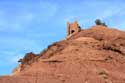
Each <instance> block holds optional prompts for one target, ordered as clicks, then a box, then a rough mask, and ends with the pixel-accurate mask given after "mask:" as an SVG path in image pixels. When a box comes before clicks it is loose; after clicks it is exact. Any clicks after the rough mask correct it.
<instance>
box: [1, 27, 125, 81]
mask: <svg viewBox="0 0 125 83" xmlns="http://www.w3.org/2000/svg"><path fill="white" fill-rule="evenodd" d="M21 61H22V62H21V66H20V65H19V67H17V68H16V69H15V70H14V73H13V74H12V75H11V76H1V77H0V83H125V32H122V31H119V30H115V29H111V28H107V27H104V26H92V27H90V28H89V29H86V30H82V31H80V32H79V33H77V34H75V35H73V36H72V37H70V38H69V39H67V40H62V41H59V42H55V43H54V44H52V45H50V46H48V48H47V49H46V50H44V51H42V52H41V53H40V54H38V55H35V54H33V53H28V54H26V55H25V57H24V58H23V59H22V60H21Z"/></svg>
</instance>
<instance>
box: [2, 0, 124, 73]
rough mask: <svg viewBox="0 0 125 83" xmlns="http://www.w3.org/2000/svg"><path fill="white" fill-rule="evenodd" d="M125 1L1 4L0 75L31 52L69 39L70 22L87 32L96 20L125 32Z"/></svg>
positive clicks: (52, 0)
mask: <svg viewBox="0 0 125 83" xmlns="http://www.w3.org/2000/svg"><path fill="white" fill-rule="evenodd" d="M124 3H125V1H124V0H0V75H5V74H9V73H11V71H12V69H13V68H14V67H16V65H17V60H18V59H19V58H21V57H23V56H24V54H25V53H27V52H31V51H32V52H34V53H39V52H41V51H42V50H43V49H44V48H46V47H47V45H49V44H51V43H52V42H55V41H58V40H60V39H63V38H64V37H65V35H66V22H67V21H69V22H72V21H74V20H77V21H78V22H79V25H80V26H81V27H82V28H83V29H84V28H88V27H90V26H92V25H94V21H95V19H96V18H100V19H102V20H103V21H104V22H106V24H107V25H108V26H109V27H114V28H117V29H120V30H125V11H124V10H125V5H124Z"/></svg>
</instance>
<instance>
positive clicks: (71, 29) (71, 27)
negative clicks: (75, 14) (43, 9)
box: [67, 21, 81, 36]
mask: <svg viewBox="0 0 125 83" xmlns="http://www.w3.org/2000/svg"><path fill="white" fill-rule="evenodd" d="M80 30H81V29H80V27H79V25H78V23H77V21H75V22H73V23H69V22H68V23H67V36H69V35H72V34H74V33H77V32H79V31H80Z"/></svg>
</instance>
